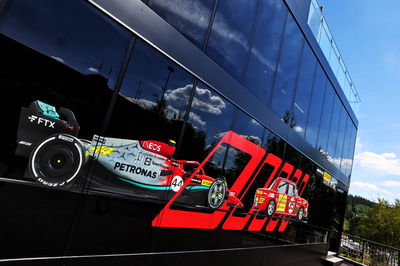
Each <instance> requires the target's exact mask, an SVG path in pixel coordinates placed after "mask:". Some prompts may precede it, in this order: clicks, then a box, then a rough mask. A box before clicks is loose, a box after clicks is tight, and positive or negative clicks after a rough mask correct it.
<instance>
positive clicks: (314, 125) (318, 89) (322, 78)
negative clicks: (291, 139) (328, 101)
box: [305, 64, 327, 147]
mask: <svg viewBox="0 0 400 266" xmlns="http://www.w3.org/2000/svg"><path fill="white" fill-rule="evenodd" d="M326 80H327V79H326V75H325V72H324V71H323V70H322V68H321V66H320V64H317V69H316V70H315V80H314V86H313V91H312V95H311V103H310V111H309V114H308V120H307V130H306V135H305V139H306V141H307V142H308V143H310V144H311V145H312V146H313V147H316V146H317V138H318V130H319V125H320V122H321V114H322V110H323V109H322V107H323V103H324V95H325V86H326Z"/></svg>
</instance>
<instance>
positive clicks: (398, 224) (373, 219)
mask: <svg viewBox="0 0 400 266" xmlns="http://www.w3.org/2000/svg"><path fill="white" fill-rule="evenodd" d="M345 219H346V220H345V226H344V228H343V230H344V231H345V232H346V233H349V234H351V235H355V236H359V237H361V238H365V239H368V240H371V241H374V242H378V243H381V244H384V245H388V246H393V247H397V248H400V200H398V199H397V200H396V201H395V202H394V204H389V202H387V201H386V200H383V199H378V203H374V202H372V201H369V200H366V199H363V198H361V197H357V196H356V197H354V196H351V195H349V198H348V204H347V210H346V216H345Z"/></svg>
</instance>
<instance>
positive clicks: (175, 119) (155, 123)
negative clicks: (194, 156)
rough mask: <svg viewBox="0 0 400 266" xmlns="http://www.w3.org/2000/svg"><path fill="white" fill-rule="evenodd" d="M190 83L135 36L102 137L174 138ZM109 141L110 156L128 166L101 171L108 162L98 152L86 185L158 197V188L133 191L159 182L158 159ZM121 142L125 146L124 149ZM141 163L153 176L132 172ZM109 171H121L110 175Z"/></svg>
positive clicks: (183, 113)
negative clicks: (112, 109) (106, 127)
mask: <svg viewBox="0 0 400 266" xmlns="http://www.w3.org/2000/svg"><path fill="white" fill-rule="evenodd" d="M193 82H194V79H193V78H192V76H191V75H189V74H188V73H187V72H185V71H184V70H182V69H181V68H180V67H179V66H177V65H176V64H174V63H173V62H171V61H170V60H169V59H167V58H166V57H164V56H163V55H162V54H160V53H159V52H158V51H156V50H155V49H154V48H152V47H151V46H149V45H148V44H146V43H145V42H143V41H141V40H136V42H135V45H134V48H133V52H132V56H131V58H130V62H129V64H128V68H127V70H126V73H125V77H124V80H123V83H122V85H121V89H120V91H119V92H118V96H117V100H116V105H115V108H114V112H113V114H112V116H111V122H110V126H109V127H108V129H107V134H106V136H107V137H112V138H118V139H125V140H133V141H136V140H155V141H161V142H163V143H168V140H170V139H172V140H175V141H177V142H178V141H179V137H180V135H181V131H182V128H183V123H184V122H183V121H184V118H185V114H186V110H187V108H188V104H189V98H190V95H191V91H192V89H193ZM110 143H111V144H109V145H112V146H114V145H115V148H116V149H117V150H116V152H115V153H113V154H112V156H115V157H112V159H110V160H112V162H113V163H114V162H115V163H119V165H122V164H126V165H131V166H127V167H128V168H129V169H128V168H127V167H125V166H123V167H122V168H121V167H120V168H118V167H117V165H112V166H113V169H112V170H113V171H108V172H104V170H103V166H105V167H107V165H109V163H110V162H109V161H107V160H104V159H103V158H102V157H101V156H99V159H98V160H99V162H100V163H99V166H98V167H97V168H96V169H95V171H94V174H93V175H94V176H93V179H94V181H93V182H92V188H93V189H96V190H103V189H105V190H107V191H111V192H113V193H116V194H124V195H130V196H134V197H139V198H152V197H153V198H155V199H160V198H161V197H162V196H163V195H164V194H163V193H162V191H161V192H160V190H155V189H154V188H152V190H151V189H148V190H149V191H146V192H145V193H146V195H149V196H146V197H143V196H142V194H140V193H138V191H140V189H142V188H146V186H147V187H149V186H148V185H160V181H158V179H160V180H162V178H160V177H159V175H158V174H160V170H159V169H158V168H157V167H158V166H159V165H160V164H162V163H163V161H162V159H158V157H156V156H154V158H152V157H147V160H148V164H143V163H142V162H141V161H140V160H141V159H140V158H144V157H145V156H148V155H141V153H140V151H141V150H137V149H135V148H130V147H131V146H133V144H132V141H130V142H126V141H124V140H113V141H110ZM119 143H121V144H119ZM129 143H130V144H129ZM106 145H107V142H106ZM123 145H131V146H128V147H127V148H126V150H124V148H123ZM141 156H142V157H141ZM150 161H151V162H152V163H151V164H150ZM153 162H154V164H153ZM100 164H101V166H100ZM143 165H145V166H143ZM147 166H149V167H148V168H147V170H149V169H150V168H151V169H153V170H149V171H152V172H151V173H153V174H157V175H153V176H152V177H151V178H152V179H151V178H150V179H149V175H151V173H150V172H147V173H148V174H149V173H150V174H149V175H147V176H146V175H143V172H142V173H139V174H138V171H136V172H133V167H135V169H138V168H140V167H143V169H144V168H145V167H147ZM116 169H117V170H116ZM115 171H117V172H118V173H121V174H119V175H116V173H115ZM128 172H129V173H128ZM132 173H133V174H132ZM153 180H155V181H153ZM156 182H158V183H156ZM138 183H140V184H139V185H138Z"/></svg>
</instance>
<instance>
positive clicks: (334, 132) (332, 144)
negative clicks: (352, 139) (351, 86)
mask: <svg viewBox="0 0 400 266" xmlns="http://www.w3.org/2000/svg"><path fill="white" fill-rule="evenodd" d="M341 111H342V102H341V101H340V99H339V97H338V96H337V94H336V93H335V101H334V103H333V113H332V121H331V126H330V128H329V140H328V149H327V152H328V160H329V161H330V162H331V163H334V159H335V158H334V154H335V148H336V142H337V137H338V133H339V123H340V116H341Z"/></svg>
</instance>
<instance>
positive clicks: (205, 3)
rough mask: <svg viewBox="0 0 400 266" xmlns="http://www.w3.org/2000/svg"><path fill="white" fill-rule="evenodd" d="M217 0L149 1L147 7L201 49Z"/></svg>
mask: <svg viewBox="0 0 400 266" xmlns="http://www.w3.org/2000/svg"><path fill="white" fill-rule="evenodd" d="M214 2H215V0H190V1H187V0H173V1H165V0H149V1H147V5H148V6H149V7H150V8H151V9H153V10H154V11H155V12H156V13H157V14H158V15H160V16H161V17H162V18H163V19H165V21H167V22H168V23H169V24H171V25H172V26H174V27H175V29H177V30H178V31H179V32H180V33H182V34H183V35H184V36H185V37H187V38H188V39H189V40H190V41H191V42H193V43H194V44H195V45H196V46H197V47H199V48H201V47H202V45H203V43H204V41H205V37H206V33H207V29H208V27H209V24H210V20H211V13H212V11H213V8H214Z"/></svg>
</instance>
